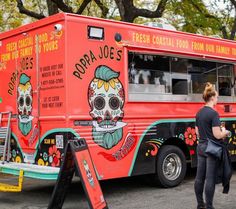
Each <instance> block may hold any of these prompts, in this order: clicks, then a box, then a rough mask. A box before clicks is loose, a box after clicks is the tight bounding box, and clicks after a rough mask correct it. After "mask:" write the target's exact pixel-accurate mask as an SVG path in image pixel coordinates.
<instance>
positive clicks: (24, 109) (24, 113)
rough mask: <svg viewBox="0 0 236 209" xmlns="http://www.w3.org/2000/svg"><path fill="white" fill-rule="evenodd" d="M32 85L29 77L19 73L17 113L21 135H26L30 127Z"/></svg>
mask: <svg viewBox="0 0 236 209" xmlns="http://www.w3.org/2000/svg"><path fill="white" fill-rule="evenodd" d="M32 101H33V97H32V86H31V83H30V77H28V76H27V75H26V74H24V73H23V74H21V76H20V83H19V85H18V89H17V105H18V113H19V129H20V130H21V132H22V134H23V135H25V136H26V135H27V134H28V133H29V132H30V130H31V128H32V119H33V117H32V116H31V112H32Z"/></svg>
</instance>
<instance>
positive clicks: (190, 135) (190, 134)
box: [184, 127, 197, 146]
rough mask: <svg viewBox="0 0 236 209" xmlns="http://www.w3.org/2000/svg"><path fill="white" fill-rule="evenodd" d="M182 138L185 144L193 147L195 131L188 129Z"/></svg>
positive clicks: (195, 137) (195, 138)
mask: <svg viewBox="0 0 236 209" xmlns="http://www.w3.org/2000/svg"><path fill="white" fill-rule="evenodd" d="M184 138H185V142H186V144H188V145H190V146H193V145H194V143H195V141H196V140H197V136H196V132H195V129H194V128H191V127H188V128H187V130H186V131H185V133H184Z"/></svg>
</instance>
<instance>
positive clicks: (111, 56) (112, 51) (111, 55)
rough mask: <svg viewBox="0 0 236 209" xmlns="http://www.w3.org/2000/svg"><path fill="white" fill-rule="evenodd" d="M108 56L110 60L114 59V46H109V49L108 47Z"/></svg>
mask: <svg viewBox="0 0 236 209" xmlns="http://www.w3.org/2000/svg"><path fill="white" fill-rule="evenodd" d="M110 58H111V59H112V60H113V59H114V47H111V49H110Z"/></svg>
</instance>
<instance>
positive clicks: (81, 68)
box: [75, 63, 85, 74]
mask: <svg viewBox="0 0 236 209" xmlns="http://www.w3.org/2000/svg"><path fill="white" fill-rule="evenodd" d="M75 68H76V70H78V71H79V72H80V73H82V74H84V73H85V69H84V68H83V66H81V65H80V64H78V63H77V64H75Z"/></svg>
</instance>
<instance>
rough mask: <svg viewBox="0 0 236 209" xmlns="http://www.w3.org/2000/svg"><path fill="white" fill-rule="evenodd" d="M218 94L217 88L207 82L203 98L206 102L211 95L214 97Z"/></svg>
mask: <svg viewBox="0 0 236 209" xmlns="http://www.w3.org/2000/svg"><path fill="white" fill-rule="evenodd" d="M215 95H216V90H215V88H214V87H213V85H212V84H211V83H209V82H207V84H206V86H205V89H204V92H203V95H202V98H203V99H204V101H205V102H208V101H209V100H210V98H211V97H214V96H215Z"/></svg>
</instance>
